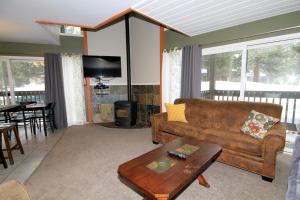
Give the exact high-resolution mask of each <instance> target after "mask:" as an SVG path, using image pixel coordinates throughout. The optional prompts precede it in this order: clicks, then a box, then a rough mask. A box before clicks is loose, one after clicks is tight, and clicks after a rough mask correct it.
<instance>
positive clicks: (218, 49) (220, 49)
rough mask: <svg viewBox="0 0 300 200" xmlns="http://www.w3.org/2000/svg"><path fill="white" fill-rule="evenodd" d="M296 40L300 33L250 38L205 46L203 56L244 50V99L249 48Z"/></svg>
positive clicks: (241, 93)
mask: <svg viewBox="0 0 300 200" xmlns="http://www.w3.org/2000/svg"><path fill="white" fill-rule="evenodd" d="M294 42H300V33H293V34H287V35H281V36H274V37H267V38H263V39H256V40H249V41H245V42H238V43H232V44H227V45H220V46H215V47H208V48H203V49H202V56H206V55H212V54H220V53H226V52H233V51H242V66H241V83H240V97H239V100H241V101H242V100H244V99H245V90H246V82H247V77H246V72H247V58H248V50H251V49H257V48H264V47H269V46H274V45H281V44H290V43H294Z"/></svg>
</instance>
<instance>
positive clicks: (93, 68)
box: [82, 55, 121, 77]
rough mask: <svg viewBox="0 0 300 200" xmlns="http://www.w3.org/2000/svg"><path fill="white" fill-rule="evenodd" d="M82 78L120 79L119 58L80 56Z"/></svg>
mask: <svg viewBox="0 0 300 200" xmlns="http://www.w3.org/2000/svg"><path fill="white" fill-rule="evenodd" d="M82 62H83V73H84V77H99V76H102V77H121V57H120V56H85V55H84V56H82Z"/></svg>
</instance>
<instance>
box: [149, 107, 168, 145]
mask: <svg viewBox="0 0 300 200" xmlns="http://www.w3.org/2000/svg"><path fill="white" fill-rule="evenodd" d="M166 121H168V115H167V113H166V112H164V113H159V114H155V115H153V116H152V119H151V124H152V141H153V142H159V141H158V137H157V136H158V134H159V127H160V124H162V123H165V122H166Z"/></svg>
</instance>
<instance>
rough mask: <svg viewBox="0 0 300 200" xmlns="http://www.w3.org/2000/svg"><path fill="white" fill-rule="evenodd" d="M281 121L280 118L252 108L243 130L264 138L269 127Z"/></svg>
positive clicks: (255, 136) (253, 135)
mask: <svg viewBox="0 0 300 200" xmlns="http://www.w3.org/2000/svg"><path fill="white" fill-rule="evenodd" d="M277 122H279V119H277V118H275V117H271V116H268V115H265V114H263V113H259V112H256V111H255V110H252V111H251V112H250V115H249V117H248V119H247V120H246V121H245V123H244V125H243V127H242V129H241V131H242V132H243V133H245V134H249V135H251V136H252V137H254V138H257V139H263V138H264V136H265V134H266V133H267V131H268V129H270V128H271V127H272V126H273V125H274V124H276V123H277Z"/></svg>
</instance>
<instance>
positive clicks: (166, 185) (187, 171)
mask: <svg viewBox="0 0 300 200" xmlns="http://www.w3.org/2000/svg"><path fill="white" fill-rule="evenodd" d="M186 145H187V146H192V147H193V148H194V149H193V150H194V152H193V153H192V154H190V155H189V156H188V157H187V159H186V160H181V159H178V158H175V157H171V156H169V155H168V153H167V151H168V150H174V149H178V148H180V147H181V148H180V149H181V150H182V148H186ZM195 147H196V148H195ZM188 150H190V149H188ZM221 151H222V149H221V147H220V146H219V145H217V144H213V143H206V142H200V141H198V140H196V139H193V138H190V137H183V138H179V139H176V140H173V141H171V142H170V143H167V144H165V145H163V146H162V147H159V148H157V149H154V150H152V151H150V152H148V153H146V154H143V155H141V156H139V157H137V158H135V159H133V160H130V161H128V162H126V163H124V164H122V165H120V166H119V169H118V174H119V178H120V180H121V181H122V182H123V183H125V184H126V185H128V186H129V187H131V188H132V189H133V190H135V191H136V192H137V193H139V194H140V195H141V196H143V197H144V199H157V200H167V199H173V198H175V197H177V196H178V195H179V194H180V193H181V192H182V191H184V189H185V188H187V187H188V186H189V185H190V184H191V183H192V182H193V181H194V180H195V179H198V181H199V184H200V185H203V186H205V187H207V188H208V187H209V184H208V183H207V181H206V180H205V178H204V176H203V175H202V173H203V172H204V171H205V170H206V169H207V168H208V167H209V166H210V165H211V164H212V163H213V162H214V161H215V160H216V159H217V157H218V156H219V155H220V154H221Z"/></svg>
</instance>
